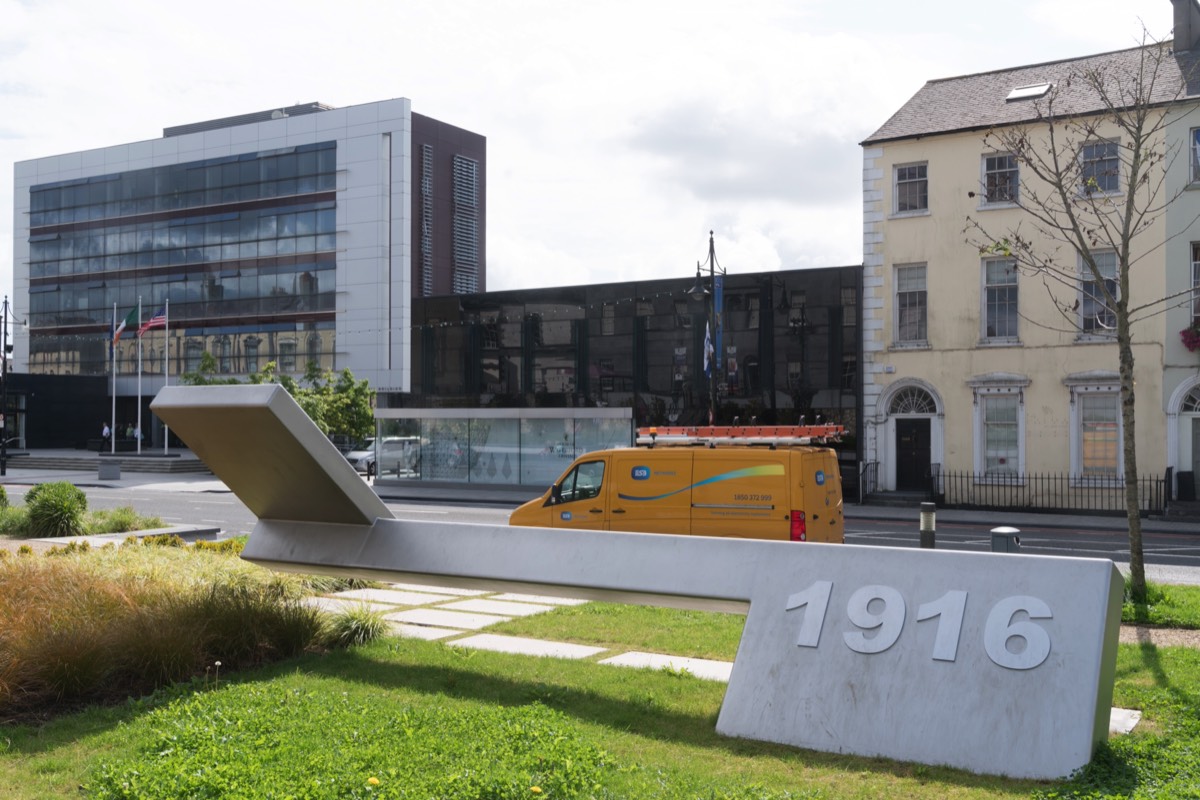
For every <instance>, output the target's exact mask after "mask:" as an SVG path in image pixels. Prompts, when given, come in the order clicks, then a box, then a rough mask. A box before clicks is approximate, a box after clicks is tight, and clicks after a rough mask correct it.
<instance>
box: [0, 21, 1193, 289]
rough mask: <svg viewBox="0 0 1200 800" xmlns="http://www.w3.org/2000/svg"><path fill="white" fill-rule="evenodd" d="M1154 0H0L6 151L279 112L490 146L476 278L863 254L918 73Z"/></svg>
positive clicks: (3, 263)
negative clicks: (874, 135) (415, 121)
mask: <svg viewBox="0 0 1200 800" xmlns="http://www.w3.org/2000/svg"><path fill="white" fill-rule="evenodd" d="M1139 16H1140V17H1141V18H1142V19H1143V20H1145V22H1146V24H1147V25H1148V26H1149V27H1150V29H1151V31H1152V32H1154V33H1156V34H1158V35H1164V34H1166V33H1167V32H1169V30H1170V26H1171V8H1170V4H1169V3H1167V2H1166V0H1135V2H1118V0H1012V2H1010V3H1008V4H1007V5H1005V6H1002V7H999V6H991V7H984V6H978V5H976V4H970V3H963V2H961V0H935V2H928V3H922V4H919V5H914V4H905V3H896V2H892V1H891V0H867V2H864V3H856V4H848V3H842V2H834V0H745V2H741V3H737V4H731V3H728V2H726V1H725V0H640V2H634V0H609V1H608V2H605V3H565V2H561V0H507V1H506V2H497V0H456V2H453V3H430V2H426V1H425V0H395V1H393V2H387V1H385V0H374V1H371V2H367V1H364V0H348V1H347V2H343V3H340V4H329V3H320V2H315V0H294V2H290V3H287V4H284V3H278V2H262V3H247V2H240V3H237V2H232V0H212V1H211V2H209V3H206V4H202V5H194V4H190V5H189V4H180V3H162V2H157V1H155V0H114V2H109V3H95V2H92V0H43V1H39V2H37V3H21V2H14V0H0V19H3V20H4V26H3V29H2V30H0V75H3V76H5V77H4V79H3V80H0V108H3V112H4V113H3V114H0V161H3V162H4V163H5V165H6V166H5V168H4V169H3V170H2V171H0V246H4V250H3V254H2V255H0V286H2V287H8V286H10V285H11V263H10V262H11V258H12V245H11V236H12V228H11V220H12V208H11V200H12V169H11V164H12V162H13V161H18V160H24V159H29V158H37V157H41V156H46V155H53V154H56V153H62V152H70V151H74V150H81V149H87V148H91V147H103V146H107V145H112V144H118V143H122V142H127V141H136V140H142V139H151V138H156V137H158V136H160V135H161V131H162V129H163V128H164V127H169V126H173V125H180V124H185V123H188V122H196V121H200V120H204V119H212V118H216V117H223V116H230V115H233V114H240V113H246V112H250V111H257V110H263V109H267V108H272V107H276V106H281V105H288V104H291V103H295V102H310V101H320V102H324V103H328V104H331V105H336V106H345V105H353V104H356V103H363V102H370V101H373V100H380V99H384V98H389V97H400V96H403V97H408V98H410V99H412V101H413V108H414V109H415V110H416V111H418V112H419V113H422V114H426V115H428V116H432V117H436V118H438V119H441V120H444V121H446V122H450V123H452V124H455V125H458V126H461V127H464V128H467V129H469V130H473V131H476V132H479V133H481V134H483V135H485V136H486V137H488V207H489V208H488V210H489V219H488V276H489V286H490V287H491V288H519V287H527V286H544V285H569V284H578V283H589V282H599V281H608V280H632V279H646V278H663V277H671V276H680V275H686V274H688V273H689V272H691V271H693V270H694V268H695V267H694V265H695V262H696V261H697V260H702V259H703V258H704V257H705V256H706V255H707V248H708V231H709V230H710V229H712V230H715V231H716V234H717V255H718V260H719V261H720V263H721V264H722V265H723V266H725V267H726V268H728V269H730V270H731V271H735V272H736V271H751V270H759V269H777V268H792V267H808V266H840V265H845V264H852V263H858V262H859V261H860V260H861V249H862V248H861V235H862V234H861V222H860V220H861V200H860V197H859V191H860V187H861V174H860V172H861V161H860V159H861V155H860V149H859V146H858V142H859V141H861V140H862V139H863V138H865V137H866V136H868V135H869V134H870V133H871V132H872V131H874V130H875V129H876V128H877V127H879V126H880V125H881V124H883V122H884V121H886V119H887V118H888V117H889V116H890V115H891V114H892V113H893V112H894V111H895V110H896V109H898V108H899V107H900V106H901V105H902V104H903V103H904V102H905V101H906V100H907V99H908V98H909V97H910V96H911V95H912V93H913V92H915V91H916V90H917V89H918V88H920V86H921V85H922V83H924V82H925V81H926V80H929V79H932V78H938V77H946V76H948V75H956V74H963V73H968V72H979V71H985V70H989V69H997V68H1002V67H1006V66H1014V65H1017V64H1022V63H1030V62H1034V61H1046V60H1054V59H1059V58H1067V57H1072V56H1078V55H1084V54H1086V53H1090V52H1099V51H1103V50H1110V49H1118V48H1121V47H1126V46H1130V45H1132V44H1134V43H1136V41H1137V39H1138V37H1139V35H1140V27H1139V25H1138V22H1137V18H1138V17H1139Z"/></svg>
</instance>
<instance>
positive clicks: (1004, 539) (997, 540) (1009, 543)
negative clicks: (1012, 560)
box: [992, 527, 1021, 553]
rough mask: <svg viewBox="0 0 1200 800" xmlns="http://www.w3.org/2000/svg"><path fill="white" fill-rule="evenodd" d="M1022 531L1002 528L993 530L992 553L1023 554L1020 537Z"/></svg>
mask: <svg viewBox="0 0 1200 800" xmlns="http://www.w3.org/2000/svg"><path fill="white" fill-rule="evenodd" d="M1019 533H1020V531H1019V530H1017V529H1016V528H1009V527H1001V528H992V552H993V553H1019V552H1021V537H1020V536H1018V535H1017V534H1019Z"/></svg>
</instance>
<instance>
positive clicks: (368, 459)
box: [346, 436, 420, 477]
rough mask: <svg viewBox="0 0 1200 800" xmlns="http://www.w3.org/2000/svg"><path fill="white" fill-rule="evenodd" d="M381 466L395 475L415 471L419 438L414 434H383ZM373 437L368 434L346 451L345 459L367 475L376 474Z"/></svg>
mask: <svg viewBox="0 0 1200 800" xmlns="http://www.w3.org/2000/svg"><path fill="white" fill-rule="evenodd" d="M382 447H383V468H384V470H385V471H386V472H387V473H388V474H393V473H394V474H395V475H397V476H400V475H403V474H406V473H412V472H415V471H416V469H417V466H418V465H419V464H420V448H419V440H418V439H417V437H415V436H385V437H384V438H383V441H382ZM375 458H376V449H375V437H374V436H369V437H367V438H366V439H363V440H362V441H361V442H359V443H358V444H356V445H355V446H354V448H353V449H352V450H350V452H348V453H346V460H347V461H349V462H350V466H352V467H354V469H355V470H357V471H358V472H364V473H366V474H367V476H368V477H373V476H374V475H376V474H378V469H377V464H376V461H375Z"/></svg>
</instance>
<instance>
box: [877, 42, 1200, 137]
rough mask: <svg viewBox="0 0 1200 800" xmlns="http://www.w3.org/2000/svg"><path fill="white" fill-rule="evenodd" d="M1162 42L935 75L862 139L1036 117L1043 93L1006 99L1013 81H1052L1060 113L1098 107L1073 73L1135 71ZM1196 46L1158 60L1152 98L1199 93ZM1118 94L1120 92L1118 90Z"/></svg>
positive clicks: (1072, 113) (1090, 110)
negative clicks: (949, 75)
mask: <svg viewBox="0 0 1200 800" xmlns="http://www.w3.org/2000/svg"><path fill="white" fill-rule="evenodd" d="M1158 47H1165V48H1168V50H1169V49H1170V47H1171V42H1170V41H1166V42H1162V43H1156V44H1151V45H1146V46H1145V47H1134V48H1131V49H1129V50H1118V51H1116V52H1112V53H1100V54H1098V55H1091V56H1084V57H1082V58H1072V59H1066V60H1063V61H1050V62H1046V63H1044V64H1029V65H1026V66H1023V67H1015V68H1013V69H1004V70H997V71H995V72H982V73H979V74H976V75H963V76H961V77H957V78H940V79H938V80H932V81H929V82H928V83H926V84H925V85H924V86H923V87H921V89H920V90H919V91H918V92H917V93H916V94H915V95H913V96H912V98H911V99H910V100H909V101H908V102H907V103H905V104H904V105H903V106H901V108H900V110H899V111H897V112H896V113H895V114H893V115H892V118H891V119H889V120H888V121H887V122H885V123H884V124H883V126H882V127H881V128H880V129H879V130H877V131H875V132H874V133H873V134H871V135H870V136H869V137H867V138H866V139H865V140H864V141H863V142H862V144H864V145H868V144H877V143H880V142H888V141H894V140H897V139H913V138H918V137H921V136H928V135H931V134H939V133H951V132H955V131H969V130H980V129H986V128H990V127H994V126H999V125H1013V124H1016V123H1021V122H1030V121H1033V120H1035V119H1037V118H1038V115H1039V114H1038V112H1039V109H1041V110H1044V108H1045V105H1044V104H1045V98H1044V97H1043V98H1040V99H1027V100H1016V101H1013V102H1011V103H1010V102H1006V100H1005V98H1007V97H1008V93H1009V92H1011V91H1012V90H1013V89H1015V88H1017V87H1018V86H1030V85H1033V84H1039V83H1051V84H1054V86H1055V87H1056V94H1057V96H1056V98H1055V101H1054V110H1055V113H1056V115H1059V116H1080V115H1086V114H1091V113H1096V112H1099V111H1102V110H1103V107H1102V105H1101V103H1100V99H1099V97H1098V96H1097V94H1096V92H1094V91H1092V90H1090V89H1088V88H1087V87H1085V86H1084V85H1083V82H1082V81H1079V80H1076V81H1073V82H1070V83H1069V84H1068V82H1067V79H1068V78H1069V77H1070V76H1072V75H1078V74H1079V73H1081V72H1083V71H1086V70H1091V69H1100V70H1102V71H1103V72H1104V73H1105V74H1107V75H1109V76H1110V78H1111V79H1112V80H1116V78H1117V77H1119V76H1120V77H1125V78H1126V79H1128V77H1129V76H1131V75H1136V74H1137V72H1138V69H1139V63H1140V60H1141V59H1142V57H1143V55H1146V54H1147V52H1148V51H1151V50H1152V49H1154V48H1158ZM1198 65H1200V51H1198V50H1193V51H1191V52H1186V53H1171V57H1169V58H1167V59H1165V60H1164V61H1163V65H1162V70H1161V72H1160V74H1159V77H1158V80H1157V81H1156V83H1155V91H1154V94H1153V100H1154V102H1157V103H1169V102H1172V101H1176V100H1179V99H1182V96H1187V97H1196V96H1198V95H1200V68H1198ZM1184 75H1187V76H1189V77H1190V80H1189V82H1188V83H1189V85H1188V87H1187V91H1186V92H1185V93H1184V95H1181V94H1180V92H1179V87H1180V85H1181V84H1180V82H1181V81H1182V80H1183V76H1184ZM1118 96H1119V95H1118Z"/></svg>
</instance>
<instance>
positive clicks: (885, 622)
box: [842, 585, 904, 653]
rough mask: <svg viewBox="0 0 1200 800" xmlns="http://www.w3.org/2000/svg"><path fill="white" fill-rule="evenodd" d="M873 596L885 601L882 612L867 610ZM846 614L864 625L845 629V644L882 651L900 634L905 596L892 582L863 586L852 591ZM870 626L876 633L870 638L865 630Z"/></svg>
mask: <svg viewBox="0 0 1200 800" xmlns="http://www.w3.org/2000/svg"><path fill="white" fill-rule="evenodd" d="M872 600H879V601H881V602H882V603H883V604H884V606H883V611H882V612H880V613H878V614H873V613H871V612H870V611H869V610H868V606H870V605H871V601H872ZM846 617H847V618H848V619H849V620H850V621H851V622H852V623H854V624H855V625H857V626H858V627H859V628H862V629H863V630H862V631H846V632H845V633H843V634H842V638H844V639H845V641H846V646H847V647H849V648H850V649H851V650H853V651H854V652H856V653H882V652H883V651H884V650H887V649H888V648H889V647H891V646H892V645H894V644H895V643H896V640H897V639H899V638H900V631H901V629H903V628H904V598H903V597H902V596H901V595H900V592H898V591H896V590H895V589H893V588H892V587H890V586H878V585H876V586H864V587H862V588H861V589H859V590H858V591H857V592H855V593H854V594H852V595H850V600H849V602H847V603H846ZM870 630H874V631H875V635H874V636H873V637H872V638H870V639H868V638H867V637H866V636H865V635H863V631H870Z"/></svg>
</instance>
